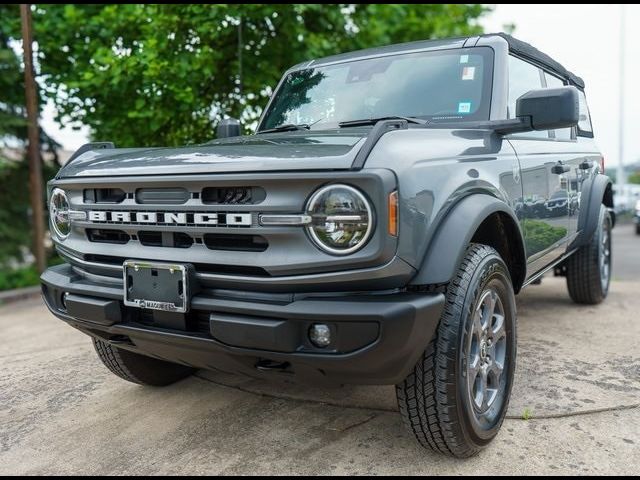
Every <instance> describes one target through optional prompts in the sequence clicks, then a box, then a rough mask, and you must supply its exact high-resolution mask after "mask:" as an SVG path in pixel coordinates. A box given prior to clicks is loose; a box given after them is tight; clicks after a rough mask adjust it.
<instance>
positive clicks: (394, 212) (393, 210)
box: [388, 190, 398, 237]
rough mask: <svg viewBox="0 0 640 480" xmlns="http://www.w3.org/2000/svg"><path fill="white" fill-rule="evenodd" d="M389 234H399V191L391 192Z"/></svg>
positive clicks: (395, 235)
mask: <svg viewBox="0 0 640 480" xmlns="http://www.w3.org/2000/svg"><path fill="white" fill-rule="evenodd" d="M388 226H389V227H388V228H389V235H392V236H394V237H397V236H398V191H397V190H396V191H395V192H391V193H390V194H389V222H388Z"/></svg>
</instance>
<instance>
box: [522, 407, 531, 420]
mask: <svg viewBox="0 0 640 480" xmlns="http://www.w3.org/2000/svg"><path fill="white" fill-rule="evenodd" d="M532 418H533V412H532V411H531V410H530V409H528V408H525V409H524V411H523V412H522V419H523V420H531V419H532Z"/></svg>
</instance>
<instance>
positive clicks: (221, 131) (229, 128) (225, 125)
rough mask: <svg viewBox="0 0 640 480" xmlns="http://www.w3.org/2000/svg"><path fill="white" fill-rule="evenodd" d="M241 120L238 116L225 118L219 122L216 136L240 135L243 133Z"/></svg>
mask: <svg viewBox="0 0 640 480" xmlns="http://www.w3.org/2000/svg"><path fill="white" fill-rule="evenodd" d="M241 130H242V128H241V126H240V120H238V119H237V118H225V119H224V120H221V121H220V123H218V128H217V129H216V136H217V137H218V138H229V137H239V136H240V135H242V131H241Z"/></svg>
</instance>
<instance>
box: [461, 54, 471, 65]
mask: <svg viewBox="0 0 640 480" xmlns="http://www.w3.org/2000/svg"><path fill="white" fill-rule="evenodd" d="M460 63H469V55H460Z"/></svg>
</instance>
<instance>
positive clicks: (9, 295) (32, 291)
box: [0, 285, 42, 305]
mask: <svg viewBox="0 0 640 480" xmlns="http://www.w3.org/2000/svg"><path fill="white" fill-rule="evenodd" d="M41 291H42V290H41V287H40V285H35V286H33V287H25V288H16V289H15V290H7V291H6V292H0V305H6V304H8V303H13V302H19V301H20V300H27V299H29V298H35V297H37V296H40V292H41Z"/></svg>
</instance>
